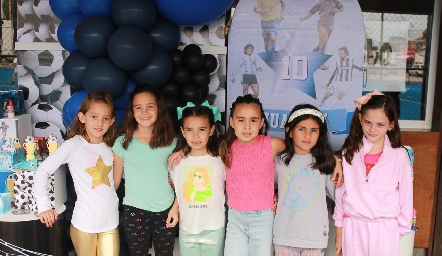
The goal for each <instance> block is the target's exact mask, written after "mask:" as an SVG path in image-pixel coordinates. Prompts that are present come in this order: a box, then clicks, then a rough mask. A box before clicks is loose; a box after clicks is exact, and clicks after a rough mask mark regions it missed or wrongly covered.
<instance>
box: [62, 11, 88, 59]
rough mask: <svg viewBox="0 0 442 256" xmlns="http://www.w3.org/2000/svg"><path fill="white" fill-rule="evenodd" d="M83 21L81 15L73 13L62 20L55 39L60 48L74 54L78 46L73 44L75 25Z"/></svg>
mask: <svg viewBox="0 0 442 256" xmlns="http://www.w3.org/2000/svg"><path fill="white" fill-rule="evenodd" d="M83 19H84V16H83V14H80V13H74V14H71V15H69V16H67V17H66V18H64V19H63V20H62V21H61V22H60V25H59V26H58V30H57V38H58V41H59V42H60V44H61V46H62V47H63V48H64V49H65V50H66V51H68V52H75V51H77V50H78V46H77V44H76V43H75V36H74V33H75V29H76V28H77V25H78V24H79V23H80V22H81V21H82V20H83Z"/></svg>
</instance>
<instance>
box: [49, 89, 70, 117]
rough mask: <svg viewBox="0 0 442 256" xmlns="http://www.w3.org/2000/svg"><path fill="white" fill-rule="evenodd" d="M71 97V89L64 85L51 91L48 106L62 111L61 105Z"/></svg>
mask: <svg viewBox="0 0 442 256" xmlns="http://www.w3.org/2000/svg"><path fill="white" fill-rule="evenodd" d="M70 97H71V87H70V86H69V85H68V84H64V85H63V86H62V87H60V88H58V89H57V90H55V91H53V92H52V93H51V94H50V95H49V100H48V101H49V104H51V105H52V106H54V107H56V108H57V109H58V110H60V111H63V105H64V104H65V103H66V101H67V100H68V99H69V98H70Z"/></svg>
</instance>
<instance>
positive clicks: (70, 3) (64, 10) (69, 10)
mask: <svg viewBox="0 0 442 256" xmlns="http://www.w3.org/2000/svg"><path fill="white" fill-rule="evenodd" d="M49 5H50V6H51V10H52V12H53V13H54V14H55V16H57V18H59V19H60V20H64V19H65V18H66V17H67V16H69V15H71V14H75V13H80V6H79V5H78V0H49Z"/></svg>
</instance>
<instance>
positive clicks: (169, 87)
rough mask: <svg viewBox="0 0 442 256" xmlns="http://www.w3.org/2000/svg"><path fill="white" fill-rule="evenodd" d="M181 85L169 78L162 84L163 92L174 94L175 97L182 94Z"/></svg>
mask: <svg viewBox="0 0 442 256" xmlns="http://www.w3.org/2000/svg"><path fill="white" fill-rule="evenodd" d="M180 89H181V87H180V85H179V84H177V83H175V82H174V81H172V80H169V81H168V82H167V83H166V84H165V85H163V86H161V92H162V93H163V94H168V95H172V96H174V97H178V96H180Z"/></svg>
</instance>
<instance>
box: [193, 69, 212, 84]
mask: <svg viewBox="0 0 442 256" xmlns="http://www.w3.org/2000/svg"><path fill="white" fill-rule="evenodd" d="M192 83H193V84H194V85H196V86H198V87H204V86H208V85H209V83H210V75H209V72H207V71H206V70H205V69H200V70H198V71H195V72H193V73H192Z"/></svg>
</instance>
